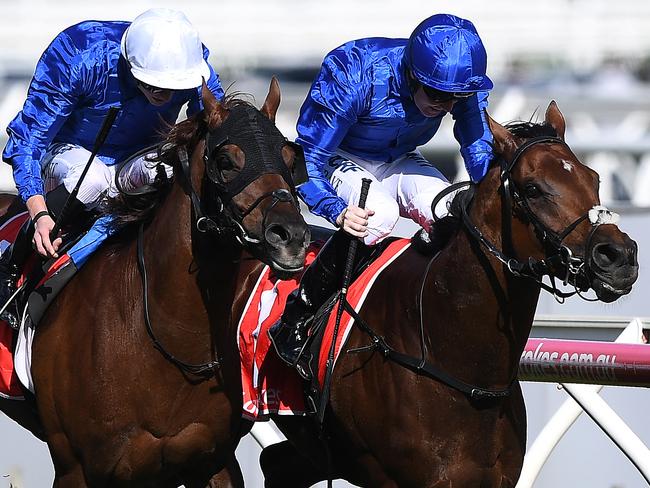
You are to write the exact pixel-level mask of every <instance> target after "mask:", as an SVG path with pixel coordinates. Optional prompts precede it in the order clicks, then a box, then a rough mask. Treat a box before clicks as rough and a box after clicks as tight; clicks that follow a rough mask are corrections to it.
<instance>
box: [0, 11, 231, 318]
mask: <svg viewBox="0 0 650 488" xmlns="http://www.w3.org/2000/svg"><path fill="white" fill-rule="evenodd" d="M208 55H209V51H208V49H207V48H206V47H205V46H203V44H202V43H201V41H200V39H199V35H198V32H197V31H196V29H195V28H194V27H193V26H192V24H191V23H190V22H189V20H188V19H187V17H185V15H184V14H183V13H182V12H179V11H175V10H171V9H165V8H154V9H150V10H147V11H146V12H144V13H142V14H141V15H139V16H138V17H136V18H135V20H134V21H133V22H132V23H130V22H123V21H85V22H81V23H79V24H76V25H73V26H72V27H69V28H67V29H66V30H64V31H63V32H61V33H60V34H58V35H57V36H56V37H55V38H54V40H53V41H52V43H51V44H50V45H49V46H48V48H47V49H46V50H45V52H44V53H43V55H42V56H41V59H40V60H39V62H38V64H37V66H36V71H35V73H34V77H33V78H32V81H31V83H30V86H29V91H28V93H27V99H26V101H25V104H24V106H23V109H22V111H21V112H20V113H19V114H18V115H17V116H16V118H14V119H13V121H11V123H10V124H9V126H8V128H7V132H8V134H9V141H8V143H7V145H6V147H5V149H4V152H3V155H2V158H3V160H4V161H5V162H7V163H9V164H11V165H12V166H13V173H14V179H15V181H16V186H17V188H18V193H19V195H20V197H21V198H22V200H23V201H24V202H25V203H26V205H27V210H28V211H29V216H30V217H31V226H26V227H25V228H24V230H23V231H21V233H20V234H19V236H18V238H17V240H16V242H15V243H14V245H13V246H12V247H11V248H9V249H8V250H7V251H5V252H4V253H3V254H2V257H1V258H0V306H3V305H4V304H5V303H6V302H7V300H8V299H9V298H10V296H11V295H12V294H13V292H14V290H15V280H16V277H17V273H18V268H19V267H20V266H21V265H22V263H23V261H24V259H26V257H27V255H28V254H29V252H30V249H29V247H30V246H29V243H30V241H31V243H32V246H33V248H34V249H35V250H36V251H37V252H38V253H39V254H40V255H41V256H43V257H54V258H56V257H58V256H57V250H58V248H59V246H60V245H61V242H62V240H61V238H60V237H57V238H54V239H51V238H50V232H51V231H52V229H53V228H54V225H55V223H54V222H55V220H54V219H55V218H56V216H57V215H58V213H59V212H61V210H62V208H63V206H64V203H65V201H66V200H67V199H68V197H69V196H70V192H72V191H73V189H74V188H75V186H76V185H77V183H78V181H79V176H80V174H81V173H82V172H83V170H84V168H85V166H86V164H87V163H88V160H89V157H90V154H91V149H92V148H93V145H94V142H95V139H96V136H97V134H98V132H99V129H100V126H101V125H102V122H103V120H104V118H105V116H106V114H107V112H108V110H109V108H111V107H117V108H119V112H118V114H117V118H116V119H115V122H114V124H113V128H112V130H111V132H110V133H109V135H108V138H107V140H106V143H105V144H104V145H103V147H101V148H100V150H99V153H98V154H97V157H96V158H95V159H94V161H93V163H92V165H91V167H90V169H89V171H88V173H87V175H86V177H85V179H84V180H83V181H82V182H81V185H80V188H79V192H78V194H77V198H76V199H75V201H73V202H70V204H69V207H68V208H69V209H72V210H73V212H71V214H72V215H74V214H75V213H76V212H75V210H77V211H80V210H84V209H86V210H88V209H93V208H95V207H96V206H97V205H98V204H99V203H101V201H102V200H103V199H104V198H105V197H106V196H114V195H116V194H117V189H116V184H115V181H114V180H115V176H116V165H117V164H118V163H122V162H124V161H128V162H127V164H125V165H124V167H123V168H122V169H121V170H120V173H119V174H120V183H121V186H122V187H123V188H126V189H135V188H138V187H140V186H143V185H145V184H147V183H151V182H152V181H153V179H154V178H155V176H156V172H157V169H156V167H155V166H154V165H152V163H151V162H150V158H149V157H148V156H149V155H150V154H151V153H152V152H155V151H154V150H153V146H154V145H155V144H156V142H157V141H159V139H160V133H161V131H164V130H166V129H167V128H168V127H169V125H172V124H174V123H175V122H176V119H177V117H178V115H179V113H180V110H181V108H182V106H183V105H184V104H186V103H187V104H188V107H187V114H188V115H191V114H193V113H196V112H199V111H200V110H201V109H202V102H201V96H200V95H201V85H202V82H203V80H205V82H206V84H207V86H208V88H209V89H210V90H211V91H212V93H213V94H214V95H215V96H216V97H217V99H221V98H223V94H224V93H223V89H222V88H221V83H220V81H219V77H218V75H217V73H216V72H215V71H214V69H213V68H212V67H211V66H210V65H209V64H208V62H207V59H208ZM146 148H150V149H151V150H150V151H147V150H146ZM143 150H144V151H143ZM132 154H139V156H137V157H134V158H128V156H130V155H132ZM167 172H168V174H171V169H168V170H167ZM107 220H108V221H110V220H111V219H110V217H109V218H100V219H99V220H98V221H96V222H95V223H94V225H93V229H95V232H96V233H99V234H102V235H103V238H105V237H106V236H107V235H108V234H110V232H111V230H110V225H107V224H108V222H107ZM91 230H92V229H91ZM53 237H54V236H53ZM102 240H103V239H102ZM0 318H2V319H3V320H8V321H10V322H11V323H12V324H13V325H15V323H16V317H15V316H12V314H8V313H7V312H5V313H3V316H1V317H0Z"/></svg>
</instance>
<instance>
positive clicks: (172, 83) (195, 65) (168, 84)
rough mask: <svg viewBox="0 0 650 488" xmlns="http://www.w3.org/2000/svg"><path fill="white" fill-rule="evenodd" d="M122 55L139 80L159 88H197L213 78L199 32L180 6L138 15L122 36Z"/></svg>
mask: <svg viewBox="0 0 650 488" xmlns="http://www.w3.org/2000/svg"><path fill="white" fill-rule="evenodd" d="M122 56H124V58H125V59H126V60H127V61H128V63H129V66H130V67H131V73H132V74H133V76H134V77H135V78H136V79H137V80H139V81H141V82H143V83H146V84H147V85H151V86H155V87H157V88H167V89H170V90H184V89H188V88H196V87H198V86H200V85H201V83H202V78H205V79H206V81H207V80H208V78H210V67H209V66H208V64H207V63H206V62H205V60H204V59H203V45H202V44H201V40H200V39H199V33H198V32H197V31H196V29H195V28H194V27H193V26H192V24H191V23H190V21H189V20H187V17H185V14H183V12H179V11H178V10H172V9H167V8H152V9H149V10H147V11H146V12H144V13H142V14H140V15H138V16H137V17H136V18H135V20H134V21H133V22H132V23H131V25H130V26H129V27H128V28H127V29H126V31H125V32H124V35H123V36H122Z"/></svg>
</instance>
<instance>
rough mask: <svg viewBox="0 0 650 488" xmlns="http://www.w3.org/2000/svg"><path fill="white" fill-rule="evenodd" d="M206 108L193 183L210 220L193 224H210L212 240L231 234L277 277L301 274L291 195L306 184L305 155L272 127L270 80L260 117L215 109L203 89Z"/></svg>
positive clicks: (298, 227) (301, 232)
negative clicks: (212, 225) (199, 189)
mask: <svg viewBox="0 0 650 488" xmlns="http://www.w3.org/2000/svg"><path fill="white" fill-rule="evenodd" d="M203 103H204V107H205V109H204V119H205V122H206V124H207V135H206V137H205V144H204V147H203V153H202V156H203V163H204V164H203V165H199V166H202V171H198V172H193V174H192V179H193V180H194V182H193V184H194V185H196V186H195V187H198V185H201V187H202V192H203V196H202V198H203V199H204V200H205V201H206V202H207V206H208V207H209V209H207V213H208V215H210V219H211V220H208V219H206V220H204V221H203V222H198V223H197V224H198V226H199V228H201V227H202V226H203V229H204V230H210V228H209V227H210V222H211V221H212V222H216V224H217V225H216V230H217V232H221V233H224V232H226V231H227V232H229V233H230V234H231V235H233V236H234V237H235V239H236V240H237V241H239V243H240V244H242V245H243V246H244V247H245V248H246V249H247V250H248V251H249V252H251V254H253V255H254V256H256V257H257V258H259V259H260V260H262V261H264V262H266V263H267V264H269V265H270V266H271V267H272V268H273V269H274V270H275V271H276V273H279V274H280V275H282V276H287V275H289V274H292V273H294V272H297V271H300V270H301V269H302V267H303V263H304V257H305V249H306V247H307V245H308V244H309V240H310V233H309V228H308V227H307V224H306V223H305V221H304V219H303V218H302V216H301V215H300V208H299V204H298V200H297V196H296V188H295V187H296V185H297V184H300V183H303V182H304V180H305V179H306V169H305V161H304V155H303V153H302V148H301V147H300V146H299V145H297V144H294V143H292V142H289V141H288V140H287V139H286V138H285V137H284V136H283V135H282V134H281V133H280V131H279V130H278V128H277V127H276V126H275V123H274V122H275V114H276V112H277V109H278V106H279V104H280V88H279V85H278V82H277V80H276V79H275V78H273V79H272V80H271V86H270V90H269V93H268V95H267V97H266V101H265V102H264V105H263V107H262V109H261V111H260V110H257V109H256V108H255V107H254V106H252V105H250V104H248V103H246V102H244V101H242V100H237V99H233V98H230V99H226V101H224V102H222V103H220V102H218V101H217V100H216V99H215V98H214V96H213V95H212V93H211V92H210V91H209V90H208V89H207V87H206V86H205V85H204V86H203ZM195 166H196V165H195ZM204 224H205V225H204Z"/></svg>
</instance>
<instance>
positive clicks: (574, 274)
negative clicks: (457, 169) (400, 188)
mask: <svg viewBox="0 0 650 488" xmlns="http://www.w3.org/2000/svg"><path fill="white" fill-rule="evenodd" d="M537 144H561V145H563V146H565V147H567V146H566V143H565V142H564V141H563V140H562V139H560V138H559V137H552V136H540V137H534V138H532V139H529V140H527V141H526V142H524V143H523V144H522V145H521V146H519V147H518V148H517V150H516V151H515V154H514V155H513V157H512V160H511V161H510V162H509V163H507V162H506V161H505V159H503V158H502V159H501V177H500V179H501V188H500V191H501V197H502V200H503V205H502V208H503V217H504V218H503V226H504V229H503V234H504V241H505V242H506V243H507V245H508V246H509V248H510V249H511V250H512V215H513V213H514V212H517V213H518V214H519V215H520V217H521V218H522V219H523V220H525V221H527V222H530V223H531V224H532V225H533V229H534V231H535V235H536V236H537V238H538V239H539V241H540V243H541V244H542V247H543V248H544V253H545V258H544V259H542V260H537V259H534V258H532V257H529V258H528V260H527V261H525V262H521V261H519V260H518V259H516V258H513V257H508V256H507V255H506V254H505V253H504V252H502V251H501V250H499V249H498V248H497V247H496V246H495V245H494V244H493V243H492V242H490V241H489V240H488V239H487V238H486V237H485V236H484V235H483V233H482V232H481V231H480V230H479V229H478V228H477V227H476V225H474V223H473V222H472V221H471V219H470V217H469V213H468V208H469V203H470V202H469V201H468V202H467V204H463V205H461V217H462V220H463V223H464V225H465V227H466V228H467V230H468V231H469V233H470V234H471V235H472V236H473V237H474V238H475V239H476V240H478V241H479V242H481V244H483V245H484V246H485V247H486V248H487V249H488V251H489V252H490V253H491V254H492V255H493V256H495V257H496V258H497V259H498V260H499V261H501V262H502V263H503V264H504V265H505V266H506V268H507V269H508V271H510V273H511V274H513V275H514V276H520V277H526V278H530V279H532V280H533V281H535V282H536V283H537V284H539V285H540V286H541V287H542V288H543V289H545V290H546V291H548V292H550V293H552V294H553V296H554V297H555V298H556V300H558V301H559V302H563V301H564V299H565V298H567V297H570V296H572V295H575V294H578V295H579V296H580V297H581V298H583V299H584V300H587V301H594V299H590V298H587V297H585V296H584V295H582V294H581V292H584V291H586V290H587V289H588V286H585V285H584V284H583V285H582V287H581V285H579V281H580V280H581V279H582V281H583V282H584V283H586V282H588V281H587V275H588V269H589V264H588V263H589V262H588V260H587V256H586V255H585V256H574V255H573V252H572V251H571V249H570V248H569V247H568V246H566V245H565V244H563V242H564V239H566V238H567V236H569V235H570V234H571V233H572V232H573V231H574V230H575V229H576V227H578V225H579V224H581V223H582V222H583V221H585V220H589V222H590V223H591V226H592V227H591V231H590V232H589V234H588V235H587V238H586V240H585V246H584V249H585V254H588V251H589V250H590V249H591V243H592V238H593V235H594V233H595V231H596V229H597V228H598V226H600V225H601V224H608V223H616V222H617V220H618V215H617V214H616V213H614V212H611V211H610V210H608V209H607V208H605V207H603V206H600V205H595V206H594V207H592V208H591V209H590V210H589V211H587V212H585V213H584V214H583V215H581V216H580V217H578V218H577V219H576V220H574V221H573V222H572V223H570V224H569V225H567V226H566V227H565V228H564V229H563V230H562V231H561V232H555V231H553V230H552V229H549V227H548V226H547V225H546V224H544V222H542V220H541V219H540V218H539V217H538V216H537V214H535V212H534V211H533V210H532V208H531V206H530V204H529V202H528V199H527V198H526V196H525V195H524V194H523V193H522V192H521V191H520V190H519V188H518V187H517V185H516V183H515V182H514V180H513V179H512V169H513V168H514V167H515V165H516V164H517V162H518V161H519V159H521V157H522V155H523V154H524V153H525V152H526V151H527V150H528V149H529V148H531V147H532V146H535V145H537ZM455 189H457V187H456V188H455ZM435 203H437V199H436V202H434V205H435ZM553 268H555V269H558V268H560V269H564V270H565V275H564V278H563V280H562V282H563V284H564V285H567V284H570V285H573V286H574V288H575V289H574V291H571V292H562V291H560V290H558V288H557V286H556V284H555V276H554V275H553V273H552V269H553ZM544 276H548V277H549V279H550V282H551V285H547V284H546V283H544V282H543V281H542V280H543V278H544Z"/></svg>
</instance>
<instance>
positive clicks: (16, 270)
mask: <svg viewBox="0 0 650 488" xmlns="http://www.w3.org/2000/svg"><path fill="white" fill-rule="evenodd" d="M33 234H34V226H33V225H32V221H31V220H27V221H26V222H25V223H24V224H23V226H22V227H21V228H20V230H19V231H18V234H17V235H16V240H15V241H14V243H13V244H11V245H10V246H9V247H7V249H5V250H4V252H3V253H2V256H0V310H2V312H1V313H0V320H4V321H5V322H7V323H8V324H9V325H10V326H11V327H12V328H14V329H17V328H18V326H19V325H20V324H19V320H18V319H19V313H18V309H17V307H16V301H15V297H13V295H14V293H15V292H16V282H17V281H18V277H19V275H20V268H21V267H22V266H23V264H24V263H25V261H26V260H27V257H28V256H29V254H30V253H31V252H32V249H31V246H30V242H31V238H32V235H33ZM12 298H13V300H12V303H8V302H9V301H10V300H11V299H12Z"/></svg>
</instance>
